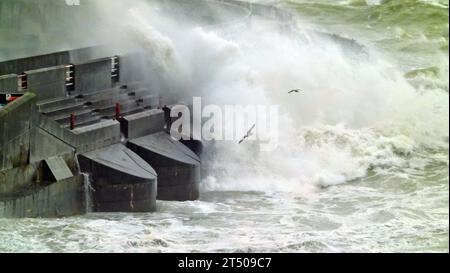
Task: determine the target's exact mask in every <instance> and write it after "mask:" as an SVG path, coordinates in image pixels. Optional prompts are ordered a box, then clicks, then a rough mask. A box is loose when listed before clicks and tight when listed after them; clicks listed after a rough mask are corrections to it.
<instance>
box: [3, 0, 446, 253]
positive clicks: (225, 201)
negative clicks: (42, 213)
mask: <svg viewBox="0 0 450 273" xmlns="http://www.w3.org/2000/svg"><path fill="white" fill-rule="evenodd" d="M120 2H128V1H120ZM182 2H185V3H186V2H189V1H182ZM253 2H256V3H263V4H267V5H273V6H277V7H279V8H281V9H286V10H289V11H290V12H291V13H292V14H293V15H294V16H295V21H296V28H295V29H293V30H287V31H280V30H279V28H276V27H274V26H273V22H267V21H268V20H267V21H266V20H264V18H263V17H262V18H260V19H255V20H254V21H253V22H252V23H251V24H250V25H246V26H244V27H242V28H236V29H234V30H233V31H234V33H235V35H231V36H230V35H229V33H228V32H227V33H224V32H221V31H216V29H215V28H206V27H199V26H196V25H195V22H191V23H190V24H178V23H174V22H173V20H172V19H171V18H167V17H165V16H162V15H160V14H158V12H157V11H154V10H153V11H152V8H151V7H149V10H148V11H146V10H145V9H143V8H135V7H127V8H129V9H128V10H126V9H123V8H121V9H122V10H123V11H124V12H127V13H126V16H128V17H129V18H132V20H131V19H130V20H128V24H127V25H126V26H125V27H126V28H127V33H132V36H133V37H135V39H136V40H139V41H140V43H141V45H140V47H141V49H142V50H144V51H146V52H148V55H149V56H150V57H151V59H152V60H153V61H154V64H155V65H157V66H158V67H157V68H156V71H158V73H160V75H159V76H158V77H159V79H160V81H161V82H162V83H160V84H158V85H159V86H155V88H157V87H161V86H166V87H167V86H168V87H170V90H171V91H172V92H174V94H176V95H180V94H182V95H187V96H190V95H196V96H201V97H202V98H203V99H204V101H205V102H211V103H219V104H224V105H225V104H236V103H239V104H252V103H256V104H267V105H273V104H275V105H278V106H279V109H280V110H279V111H280V117H279V134H278V135H279V140H278V145H277V148H276V149H275V150H273V151H270V152H264V151H260V149H259V145H258V144H257V143H254V142H251V141H249V142H245V143H243V144H241V145H239V144H237V143H236V142H233V141H231V142H230V141H223V142H220V141H217V142H215V143H212V144H211V143H210V144H205V148H204V153H203V155H202V163H203V166H202V168H203V169H202V183H201V197H200V200H198V201H190V202H164V201H158V202H157V212H154V213H142V214H130V213H88V214H86V215H83V216H77V217H69V218H62V219H0V252H308V253H309V252H448V251H449V76H448V73H449V48H448V39H449V24H448V19H449V13H448V10H449V2H448V0H314V1H313V0H292V1H283V0H273V1H270V0H268V1H253ZM149 14H150V15H151V16H147V15H149ZM219 15H220V13H218V14H217V16H219ZM124 16H125V15H124ZM225 16H226V15H224V17H225ZM105 17H107V16H105ZM178 19H180V18H178ZM180 20H185V19H180ZM271 20H273V19H271ZM105 21H106V22H107V19H105V20H104V22H105ZM236 33H237V34H236ZM317 33H321V34H320V35H319V34H317ZM330 37H334V38H330ZM0 42H1V41H0ZM153 75H155V74H153ZM164 81H166V82H164ZM294 88H300V89H301V90H302V91H303V92H302V93H299V94H288V93H287V91H288V90H291V89H294ZM182 95H180V97H183V96H182Z"/></svg>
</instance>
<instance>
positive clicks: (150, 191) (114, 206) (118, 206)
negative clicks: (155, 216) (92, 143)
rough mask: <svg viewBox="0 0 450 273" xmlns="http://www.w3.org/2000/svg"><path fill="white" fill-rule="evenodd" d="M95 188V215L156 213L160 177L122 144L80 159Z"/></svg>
mask: <svg viewBox="0 0 450 273" xmlns="http://www.w3.org/2000/svg"><path fill="white" fill-rule="evenodd" d="M78 158H79V162H80V167H81V170H82V171H83V172H85V173H89V174H90V177H91V183H92V186H93V188H94V190H95V191H94V193H93V196H94V200H93V201H94V211H97V212H148V211H154V210H155V209H156V194H157V175H156V172H155V171H154V170H153V168H152V167H151V166H150V165H148V164H147V163H146V162H145V161H144V160H142V159H141V158H140V157H139V156H138V155H136V154H135V153H134V152H132V151H131V150H129V149H128V148H127V147H125V146H124V145H122V144H116V145H112V146H109V147H106V148H103V149H100V150H96V151H93V152H89V153H85V154H81V155H78Z"/></svg>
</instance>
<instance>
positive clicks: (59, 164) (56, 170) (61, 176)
mask: <svg viewBox="0 0 450 273" xmlns="http://www.w3.org/2000/svg"><path fill="white" fill-rule="evenodd" d="M44 162H45V166H46V167H47V168H48V170H49V172H48V173H49V174H51V175H52V176H53V177H52V178H53V180H55V181H61V180H65V179H68V178H70V177H72V176H73V174H72V171H71V170H70V168H69V166H67V164H66V162H65V161H64V159H63V158H62V157H60V156H52V157H49V158H47V159H46V160H44Z"/></svg>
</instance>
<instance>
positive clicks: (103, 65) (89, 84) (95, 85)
mask: <svg viewBox="0 0 450 273" xmlns="http://www.w3.org/2000/svg"><path fill="white" fill-rule="evenodd" d="M111 65H112V61H111V58H102V59H97V60H91V61H88V62H82V63H75V91H76V92H78V93H84V92H89V91H95V90H104V89H109V88H111V87H112V80H111Z"/></svg>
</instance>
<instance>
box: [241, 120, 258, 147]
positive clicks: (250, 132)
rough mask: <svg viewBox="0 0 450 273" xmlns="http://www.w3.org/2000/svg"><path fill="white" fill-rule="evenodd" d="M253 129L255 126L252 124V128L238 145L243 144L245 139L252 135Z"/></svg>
mask: <svg viewBox="0 0 450 273" xmlns="http://www.w3.org/2000/svg"><path fill="white" fill-rule="evenodd" d="M255 127H256V124H253V126H252V128H250V130H248V132H247V134H246V135H245V136H244V137H243V138H242V139H241V141H239V144H241V143H242V142H244V140H245V139H247V138H249V137H250V136H251V135H252V131H253V129H255Z"/></svg>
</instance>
